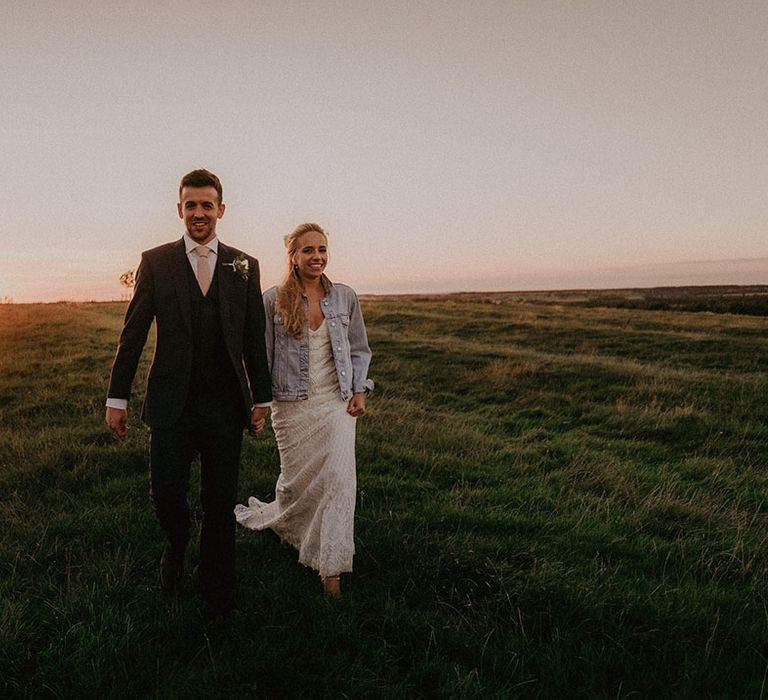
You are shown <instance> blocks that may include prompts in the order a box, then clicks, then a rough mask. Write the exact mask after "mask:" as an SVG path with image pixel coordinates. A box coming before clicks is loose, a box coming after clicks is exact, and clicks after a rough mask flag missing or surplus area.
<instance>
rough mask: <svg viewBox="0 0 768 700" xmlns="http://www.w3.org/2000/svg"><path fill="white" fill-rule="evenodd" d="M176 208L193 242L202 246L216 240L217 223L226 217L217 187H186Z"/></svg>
mask: <svg viewBox="0 0 768 700" xmlns="http://www.w3.org/2000/svg"><path fill="white" fill-rule="evenodd" d="M176 206H177V207H178V210H179V217H180V218H181V219H184V225H185V226H186V228H187V233H188V234H189V237H190V238H191V239H192V240H193V241H197V242H198V243H200V244H201V245H202V244H204V243H208V241H210V240H212V239H213V238H214V236H215V235H216V222H217V221H218V220H219V219H220V218H221V217H222V216H224V204H223V203H221V202H219V193H218V192H216V188H215V187H185V188H183V189H182V190H181V201H180V202H179V203H178V204H177V205H176Z"/></svg>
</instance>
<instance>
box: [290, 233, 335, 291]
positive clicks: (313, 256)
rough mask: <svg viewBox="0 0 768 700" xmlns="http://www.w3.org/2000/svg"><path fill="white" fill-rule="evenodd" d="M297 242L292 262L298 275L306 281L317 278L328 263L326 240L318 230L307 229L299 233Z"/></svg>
mask: <svg viewBox="0 0 768 700" xmlns="http://www.w3.org/2000/svg"><path fill="white" fill-rule="evenodd" d="M298 244H299V246H298V248H297V250H296V252H295V253H294V255H293V264H294V265H296V268H297V270H298V273H299V276H300V277H301V278H302V279H304V280H307V281H314V280H317V279H319V278H320V275H322V274H323V272H324V270H325V267H326V265H328V241H327V240H326V238H325V236H324V235H323V234H322V233H320V232H319V231H307V233H304V234H302V235H301V237H300V238H299V240H298Z"/></svg>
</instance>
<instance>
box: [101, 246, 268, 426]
mask: <svg viewBox="0 0 768 700" xmlns="http://www.w3.org/2000/svg"><path fill="white" fill-rule="evenodd" d="M240 255H243V256H245V257H246V258H247V260H248V264H249V269H248V276H247V278H243V277H242V276H241V275H240V274H239V273H238V272H236V271H235V270H234V269H233V268H232V267H231V266H229V264H230V263H232V261H233V260H234V259H235V258H236V257H238V256H240ZM216 266H217V268H216V274H217V275H218V276H219V295H220V313H221V325H222V332H223V334H224V342H225V345H226V348H227V354H228V355H229V359H230V360H231V362H232V366H233V368H234V370H235V374H236V375H237V378H238V381H239V383H240V389H241V392H240V393H241V395H242V418H243V426H246V425H247V424H248V423H249V421H250V414H251V407H252V405H253V404H254V403H266V402H269V401H271V400H272V392H271V379H270V375H269V368H268V366H267V354H266V349H265V344H264V304H263V302H262V297H261V287H260V280H259V263H258V261H257V260H256V259H255V258H252V257H250V256H248V255H245V254H244V253H241V251H239V250H237V249H235V248H230V247H229V246H226V245H224V244H223V243H221V241H219V251H218V255H217V260H216ZM188 267H189V261H188V259H187V253H186V250H185V248H184V239H183V238H182V239H180V240H178V241H174V242H173V243H166V244H164V245H161V246H158V247H157V248H153V249H152V250H148V251H145V252H144V253H142V255H141V263H140V264H139V267H138V269H137V271H136V285H135V287H134V292H133V299H132V300H131V303H130V304H129V306H128V311H127V312H126V315H125V323H124V325H123V331H122V333H121V334H120V342H119V344H118V348H117V354H116V355H115V360H114V363H113V365H112V376H111V378H110V381H109V393H108V396H109V397H110V398H121V399H128V398H129V397H130V393H131V384H132V383H133V378H134V375H135V374H136V368H137V367H138V363H139V359H140V357H141V353H142V350H143V348H144V344H145V343H146V340H147V334H148V333H149V328H150V326H151V325H152V322H153V320H154V321H155V322H156V326H157V339H156V344H155V355H154V358H153V360H152V367H151V369H150V371H149V379H148V381H147V394H146V398H145V401H144V406H143V408H142V412H141V418H142V420H143V421H144V422H145V423H146V424H147V425H149V426H150V427H151V428H159V427H168V426H171V425H173V424H174V423H175V422H176V421H177V420H178V419H179V417H180V415H181V412H182V410H183V408H184V404H185V401H186V399H187V393H188V391H189V383H190V376H191V374H192V362H193V357H192V309H191V290H190V287H189V285H190V275H189V273H188V270H187V268H188ZM211 408H212V409H215V407H211Z"/></svg>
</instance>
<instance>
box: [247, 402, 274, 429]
mask: <svg viewBox="0 0 768 700" xmlns="http://www.w3.org/2000/svg"><path fill="white" fill-rule="evenodd" d="M268 411H269V406H254V407H253V408H252V409H251V425H250V426H249V427H248V432H249V433H251V435H258V434H259V433H260V432H261V431H262V430H264V426H265V425H266V424H267V412H268Z"/></svg>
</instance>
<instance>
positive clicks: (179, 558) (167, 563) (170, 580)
mask: <svg viewBox="0 0 768 700" xmlns="http://www.w3.org/2000/svg"><path fill="white" fill-rule="evenodd" d="M183 569H184V555H183V554H182V555H178V554H176V553H175V552H174V551H173V550H172V549H171V545H169V544H166V545H165V549H164V550H163V556H162V557H160V588H162V589H163V590H164V591H172V590H173V589H174V588H176V586H177V585H178V584H179V581H181V573H182V571H183Z"/></svg>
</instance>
